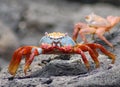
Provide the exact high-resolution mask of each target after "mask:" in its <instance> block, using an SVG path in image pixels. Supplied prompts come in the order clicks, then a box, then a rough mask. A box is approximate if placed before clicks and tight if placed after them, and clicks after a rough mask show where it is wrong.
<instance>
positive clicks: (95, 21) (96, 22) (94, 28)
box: [73, 13, 120, 48]
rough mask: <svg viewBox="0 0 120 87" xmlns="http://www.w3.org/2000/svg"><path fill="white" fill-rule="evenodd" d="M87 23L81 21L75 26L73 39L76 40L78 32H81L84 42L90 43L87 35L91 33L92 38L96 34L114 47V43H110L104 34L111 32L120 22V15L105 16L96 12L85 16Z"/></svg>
mask: <svg viewBox="0 0 120 87" xmlns="http://www.w3.org/2000/svg"><path fill="white" fill-rule="evenodd" d="M85 19H86V21H87V23H82V22H79V23H77V24H75V26H74V32H73V40H74V41H76V39H77V36H78V34H80V36H81V38H82V40H83V42H84V43H88V41H87V39H86V37H85V35H86V34H91V35H92V39H94V35H95V34H96V35H97V36H98V38H100V39H101V40H103V41H104V42H105V43H106V44H108V45H109V46H110V47H111V48H113V45H112V43H110V42H109V41H108V40H107V39H106V38H105V37H104V36H103V35H104V33H105V32H109V31H110V30H111V29H112V28H113V27H114V26H115V25H116V24H118V23H119V22H120V17H118V16H107V18H103V17H101V16H98V15H96V14H94V13H91V14H90V15H88V16H86V17H85Z"/></svg>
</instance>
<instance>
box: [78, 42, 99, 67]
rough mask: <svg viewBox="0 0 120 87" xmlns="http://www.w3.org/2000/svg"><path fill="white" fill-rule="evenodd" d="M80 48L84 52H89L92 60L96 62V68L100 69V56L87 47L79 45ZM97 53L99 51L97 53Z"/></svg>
mask: <svg viewBox="0 0 120 87" xmlns="http://www.w3.org/2000/svg"><path fill="white" fill-rule="evenodd" d="M77 47H78V48H80V49H81V50H82V51H84V52H86V51H88V52H89V54H90V56H91V58H92V60H93V61H94V62H95V64H96V68H98V67H100V63H99V60H98V58H97V57H98V55H97V54H96V53H94V51H93V50H92V49H91V48H90V47H89V46H87V45H80V44H78V45H77ZM96 52H97V51H96Z"/></svg>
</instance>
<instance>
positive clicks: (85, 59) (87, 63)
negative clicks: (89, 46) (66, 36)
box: [74, 48, 90, 70]
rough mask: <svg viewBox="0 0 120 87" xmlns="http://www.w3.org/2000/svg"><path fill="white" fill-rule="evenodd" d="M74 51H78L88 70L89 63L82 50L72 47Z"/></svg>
mask: <svg viewBox="0 0 120 87" xmlns="http://www.w3.org/2000/svg"><path fill="white" fill-rule="evenodd" d="M74 52H75V53H78V54H81V57H82V60H83V62H84V64H85V66H86V67H87V69H88V70H89V69H90V64H89V62H88V60H87V58H86V56H85V54H84V52H83V51H82V50H81V49H80V48H74Z"/></svg>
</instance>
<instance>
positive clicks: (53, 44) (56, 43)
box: [52, 41, 62, 47]
mask: <svg viewBox="0 0 120 87" xmlns="http://www.w3.org/2000/svg"><path fill="white" fill-rule="evenodd" d="M52 46H58V47H60V46H62V45H61V43H60V42H59V41H58V42H53V43H52Z"/></svg>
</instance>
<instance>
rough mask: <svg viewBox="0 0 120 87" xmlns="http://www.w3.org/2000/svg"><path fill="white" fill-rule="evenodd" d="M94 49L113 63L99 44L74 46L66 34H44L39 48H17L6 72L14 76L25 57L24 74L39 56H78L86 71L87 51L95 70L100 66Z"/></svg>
mask: <svg viewBox="0 0 120 87" xmlns="http://www.w3.org/2000/svg"><path fill="white" fill-rule="evenodd" d="M96 49H100V50H101V52H102V53H104V54H105V55H107V56H108V57H110V58H111V59H112V63H114V62H115V55H114V54H112V53H111V52H109V51H107V50H106V49H105V48H104V47H103V46H102V45H100V44H96V43H88V44H76V43H75V42H74V40H73V39H72V38H71V37H69V36H68V34H67V33H60V32H53V33H49V34H48V33H45V36H43V37H42V39H41V40H40V46H38V47H37V46H23V47H20V48H18V49H17V50H16V51H15V52H14V54H13V57H12V60H11V62H10V64H9V68H8V71H9V73H10V74H11V75H13V76H15V74H16V71H17V69H18V67H19V65H20V62H21V59H22V58H23V57H25V66H24V73H25V74H26V72H27V70H28V68H29V66H30V65H31V63H32V61H33V59H34V57H35V56H37V55H40V54H80V55H81V57H82V60H83V62H84V64H85V66H86V67H87V69H89V68H90V64H89V62H88V60H87V58H86V56H85V54H84V52H87V51H88V52H89V54H90V56H91V58H92V59H93V61H94V62H95V64H96V68H97V67H99V66H100V63H99V60H98V52H97V50H96Z"/></svg>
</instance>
